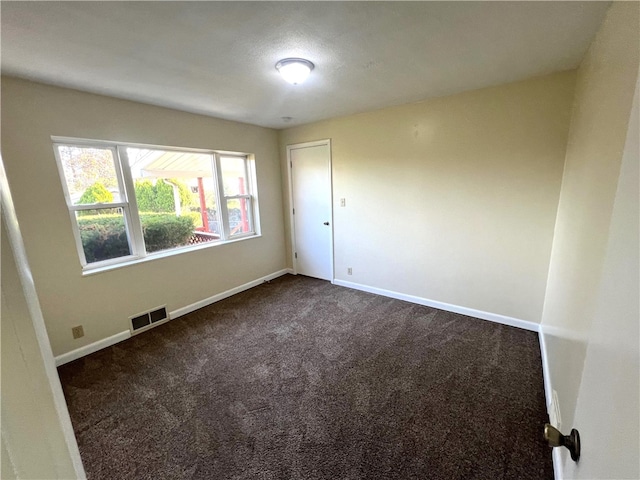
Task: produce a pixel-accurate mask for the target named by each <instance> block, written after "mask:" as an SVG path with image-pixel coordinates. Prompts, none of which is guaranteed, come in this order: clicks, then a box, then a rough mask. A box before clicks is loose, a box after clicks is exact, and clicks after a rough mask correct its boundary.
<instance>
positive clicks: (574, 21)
mask: <svg viewBox="0 0 640 480" xmlns="http://www.w3.org/2000/svg"><path fill="white" fill-rule="evenodd" d="M609 4H610V2H589V1H588V2H553V1H549V2H107V1H102V2H7V1H3V2H2V5H1V8H2V11H1V14H2V17H1V18H2V43H1V47H2V51H1V53H2V57H1V58H2V73H3V74H6V75H12V76H18V77H24V78H28V79H32V80H37V81H41V82H44V83H50V84H54V85H61V86H65V87H71V88H76V89H79V90H85V91H89V92H95V93H101V94H105V95H111V96H114V97H120V98H126V99H131V100H137V101H140V102H145V103H150V104H154V105H162V106H167V107H172V108H176V109H180V110H186V111H189V112H194V113H200V114H205V115H211V116H214V117H220V118H226V119H230V120H237V121H241V122H247V123H252V124H255V125H262V126H267V127H274V128H283V127H289V126H292V125H299V124H303V123H308V122H312V121H316V120H320V119H325V118H330V117H335V116H340V115H348V114H353V113H359V112H364V111H369V110H373V109H378V108H382V107H386V106H390V105H399V104H403V103H410V102H415V101H419V100H423V99H425V98H429V97H434V96H442V95H447V94H452V93H456V92H460V91H464V90H471V89H476V88H482V87H486V86H490V85H497V84H501V83H507V82H512V81H516V80H520V79H524V78H527V77H532V76H536V75H543V74H547V73H551V72H554V71H560V70H567V69H571V68H575V67H577V66H578V64H579V62H580V60H581V59H582V56H583V55H584V52H585V51H586V49H587V47H588V45H589V43H590V41H591V39H592V38H593V36H594V34H595V32H596V31H597V29H598V27H599V25H600V23H601V22H602V19H603V17H604V14H605V11H606V9H607V8H608V6H609ZM285 57H304V58H307V59H309V60H311V61H312V62H313V63H315V65H316V68H315V70H314V71H313V72H312V74H311V76H310V77H309V79H308V80H307V82H306V83H305V84H303V85H298V86H293V85H289V84H288V83H286V82H284V80H282V79H281V78H280V77H279V75H278V73H277V71H276V70H275V68H274V66H275V64H276V62H277V61H278V60H280V59H282V58H285ZM283 117H293V119H292V120H289V121H288V122H287V121H286V120H283Z"/></svg>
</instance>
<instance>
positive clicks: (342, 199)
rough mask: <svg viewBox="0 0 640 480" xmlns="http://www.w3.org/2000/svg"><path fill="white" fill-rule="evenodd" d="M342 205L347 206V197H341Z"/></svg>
mask: <svg viewBox="0 0 640 480" xmlns="http://www.w3.org/2000/svg"><path fill="white" fill-rule="evenodd" d="M340 206H341V207H346V206H347V199H346V198H341V199H340Z"/></svg>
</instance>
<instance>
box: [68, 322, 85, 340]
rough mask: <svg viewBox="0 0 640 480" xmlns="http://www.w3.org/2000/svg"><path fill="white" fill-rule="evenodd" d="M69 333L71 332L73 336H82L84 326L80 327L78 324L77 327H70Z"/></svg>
mask: <svg viewBox="0 0 640 480" xmlns="http://www.w3.org/2000/svg"><path fill="white" fill-rule="evenodd" d="M71 333H72V334H73V338H81V337H84V328H82V325H78V326H77V327H72V328H71Z"/></svg>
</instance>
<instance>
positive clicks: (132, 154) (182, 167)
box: [127, 148, 220, 252]
mask: <svg viewBox="0 0 640 480" xmlns="http://www.w3.org/2000/svg"><path fill="white" fill-rule="evenodd" d="M127 157H128V158H129V165H130V167H131V176H132V177H133V183H134V190H135V196H136V201H137V204H138V213H139V215H140V222H141V224H142V232H143V236H144V241H145V247H146V250H147V252H158V251H161V250H169V249H172V248H177V247H181V246H185V245H192V244H197V243H205V242H210V241H214V240H218V239H219V238H220V223H219V221H218V209H217V205H216V194H215V186H214V181H213V173H212V157H211V155H209V154H201V153H192V152H179V151H171V150H158V149H144V148H127Z"/></svg>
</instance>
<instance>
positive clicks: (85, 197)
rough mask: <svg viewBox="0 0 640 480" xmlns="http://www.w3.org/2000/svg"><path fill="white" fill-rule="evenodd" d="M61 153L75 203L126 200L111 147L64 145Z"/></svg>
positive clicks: (73, 203) (84, 203)
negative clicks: (122, 192)
mask: <svg viewBox="0 0 640 480" xmlns="http://www.w3.org/2000/svg"><path fill="white" fill-rule="evenodd" d="M58 152H59V154H60V160H61V163H62V168H63V171H64V177H65V180H66V182H67V189H68V190H69V196H70V197H71V203H72V205H87V204H91V203H111V202H121V201H122V196H121V194H120V191H119V188H118V179H117V176H116V168H115V163H114V158H113V152H112V151H111V150H109V149H108V148H88V147H74V146H69V145H60V146H58Z"/></svg>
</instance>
